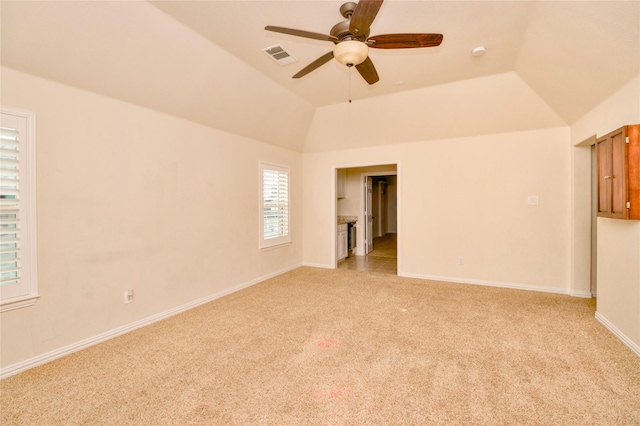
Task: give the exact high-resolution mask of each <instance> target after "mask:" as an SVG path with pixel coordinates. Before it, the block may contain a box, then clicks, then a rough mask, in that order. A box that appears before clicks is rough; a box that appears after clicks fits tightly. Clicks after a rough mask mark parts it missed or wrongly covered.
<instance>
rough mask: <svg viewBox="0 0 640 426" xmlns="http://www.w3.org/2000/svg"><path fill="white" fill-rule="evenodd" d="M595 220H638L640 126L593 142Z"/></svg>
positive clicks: (627, 128)
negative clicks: (595, 191)
mask: <svg viewBox="0 0 640 426" xmlns="http://www.w3.org/2000/svg"><path fill="white" fill-rule="evenodd" d="M596 158H597V175H598V216H600V217H610V218H615V219H633V220H640V124H635V125H629V126H624V127H621V128H619V129H617V130H614V131H613V132H611V133H609V134H607V135H604V136H602V137H600V138H598V139H597V140H596Z"/></svg>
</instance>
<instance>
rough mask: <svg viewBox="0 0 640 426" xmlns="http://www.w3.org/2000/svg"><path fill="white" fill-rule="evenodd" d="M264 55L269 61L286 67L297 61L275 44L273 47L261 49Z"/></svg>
mask: <svg viewBox="0 0 640 426" xmlns="http://www.w3.org/2000/svg"><path fill="white" fill-rule="evenodd" d="M262 51H263V52H264V53H266V54H267V55H269V57H270V58H271V59H273V60H274V61H276V62H277V63H279V64H280V65H287V64H290V63H292V62H297V61H298V60H297V59H296V58H295V57H294V56H293V55H292V54H291V53H289V52H287V51H286V50H284V47H282V46H280V45H279V44H276V45H275V46H269V47H265V48H264V49H262Z"/></svg>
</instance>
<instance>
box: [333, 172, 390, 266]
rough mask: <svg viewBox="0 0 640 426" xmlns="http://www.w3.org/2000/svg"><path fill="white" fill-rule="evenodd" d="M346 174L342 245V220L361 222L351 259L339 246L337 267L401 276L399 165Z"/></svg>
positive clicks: (340, 206)
mask: <svg viewBox="0 0 640 426" xmlns="http://www.w3.org/2000/svg"><path fill="white" fill-rule="evenodd" d="M342 173H343V176H346V184H345V187H346V191H344V192H345V194H344V195H345V196H344V197H343V198H340V197H338V209H337V210H338V227H339V232H338V234H339V235H338V239H337V241H338V245H339V246H340V244H341V241H342V239H341V238H340V221H341V219H342V220H343V221H344V220H353V219H357V222H356V223H355V227H354V230H355V233H354V234H355V235H354V236H355V239H356V244H355V247H354V248H353V250H352V251H350V252H349V254H348V256H347V257H341V256H340V253H341V251H340V247H338V250H337V253H338V257H337V259H338V262H337V267H338V268H339V269H355V270H361V271H373V272H381V273H389V274H393V275H397V271H398V240H399V238H398V193H399V191H398V171H397V166H396V165H395V164H391V165H382V166H369V167H357V168H347V169H345V171H344V172H342ZM338 176H340V173H338ZM339 193H340V192H339ZM342 244H344V243H342Z"/></svg>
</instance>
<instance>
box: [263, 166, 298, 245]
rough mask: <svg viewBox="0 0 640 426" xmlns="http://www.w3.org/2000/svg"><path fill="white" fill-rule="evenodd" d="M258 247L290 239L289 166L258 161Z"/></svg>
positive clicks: (286, 241) (285, 241) (281, 242)
mask: <svg viewBox="0 0 640 426" xmlns="http://www.w3.org/2000/svg"><path fill="white" fill-rule="evenodd" d="M260 178H261V191H262V193H261V194H260V195H261V200H260V201H261V206H260V208H261V223H260V247H261V248H265V247H271V246H275V245H278V244H283V243H288V242H290V241H291V237H290V235H289V168H288V167H283V166H276V165H272V164H266V163H260Z"/></svg>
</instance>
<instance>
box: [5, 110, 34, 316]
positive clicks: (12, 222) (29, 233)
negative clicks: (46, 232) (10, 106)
mask: <svg viewBox="0 0 640 426" xmlns="http://www.w3.org/2000/svg"><path fill="white" fill-rule="evenodd" d="M34 167H35V116H34V115H33V114H31V113H21V112H9V111H8V110H7V109H6V108H2V115H1V120H0V308H1V309H0V310H2V311H5V310H9V309H15V308H19V307H23V306H28V305H31V304H33V303H34V302H35V298H37V296H38V294H37V281H36V275H37V272H36V271H37V269H36V264H35V259H36V251H35V196H34V195H35V188H34V185H35V169H34Z"/></svg>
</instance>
